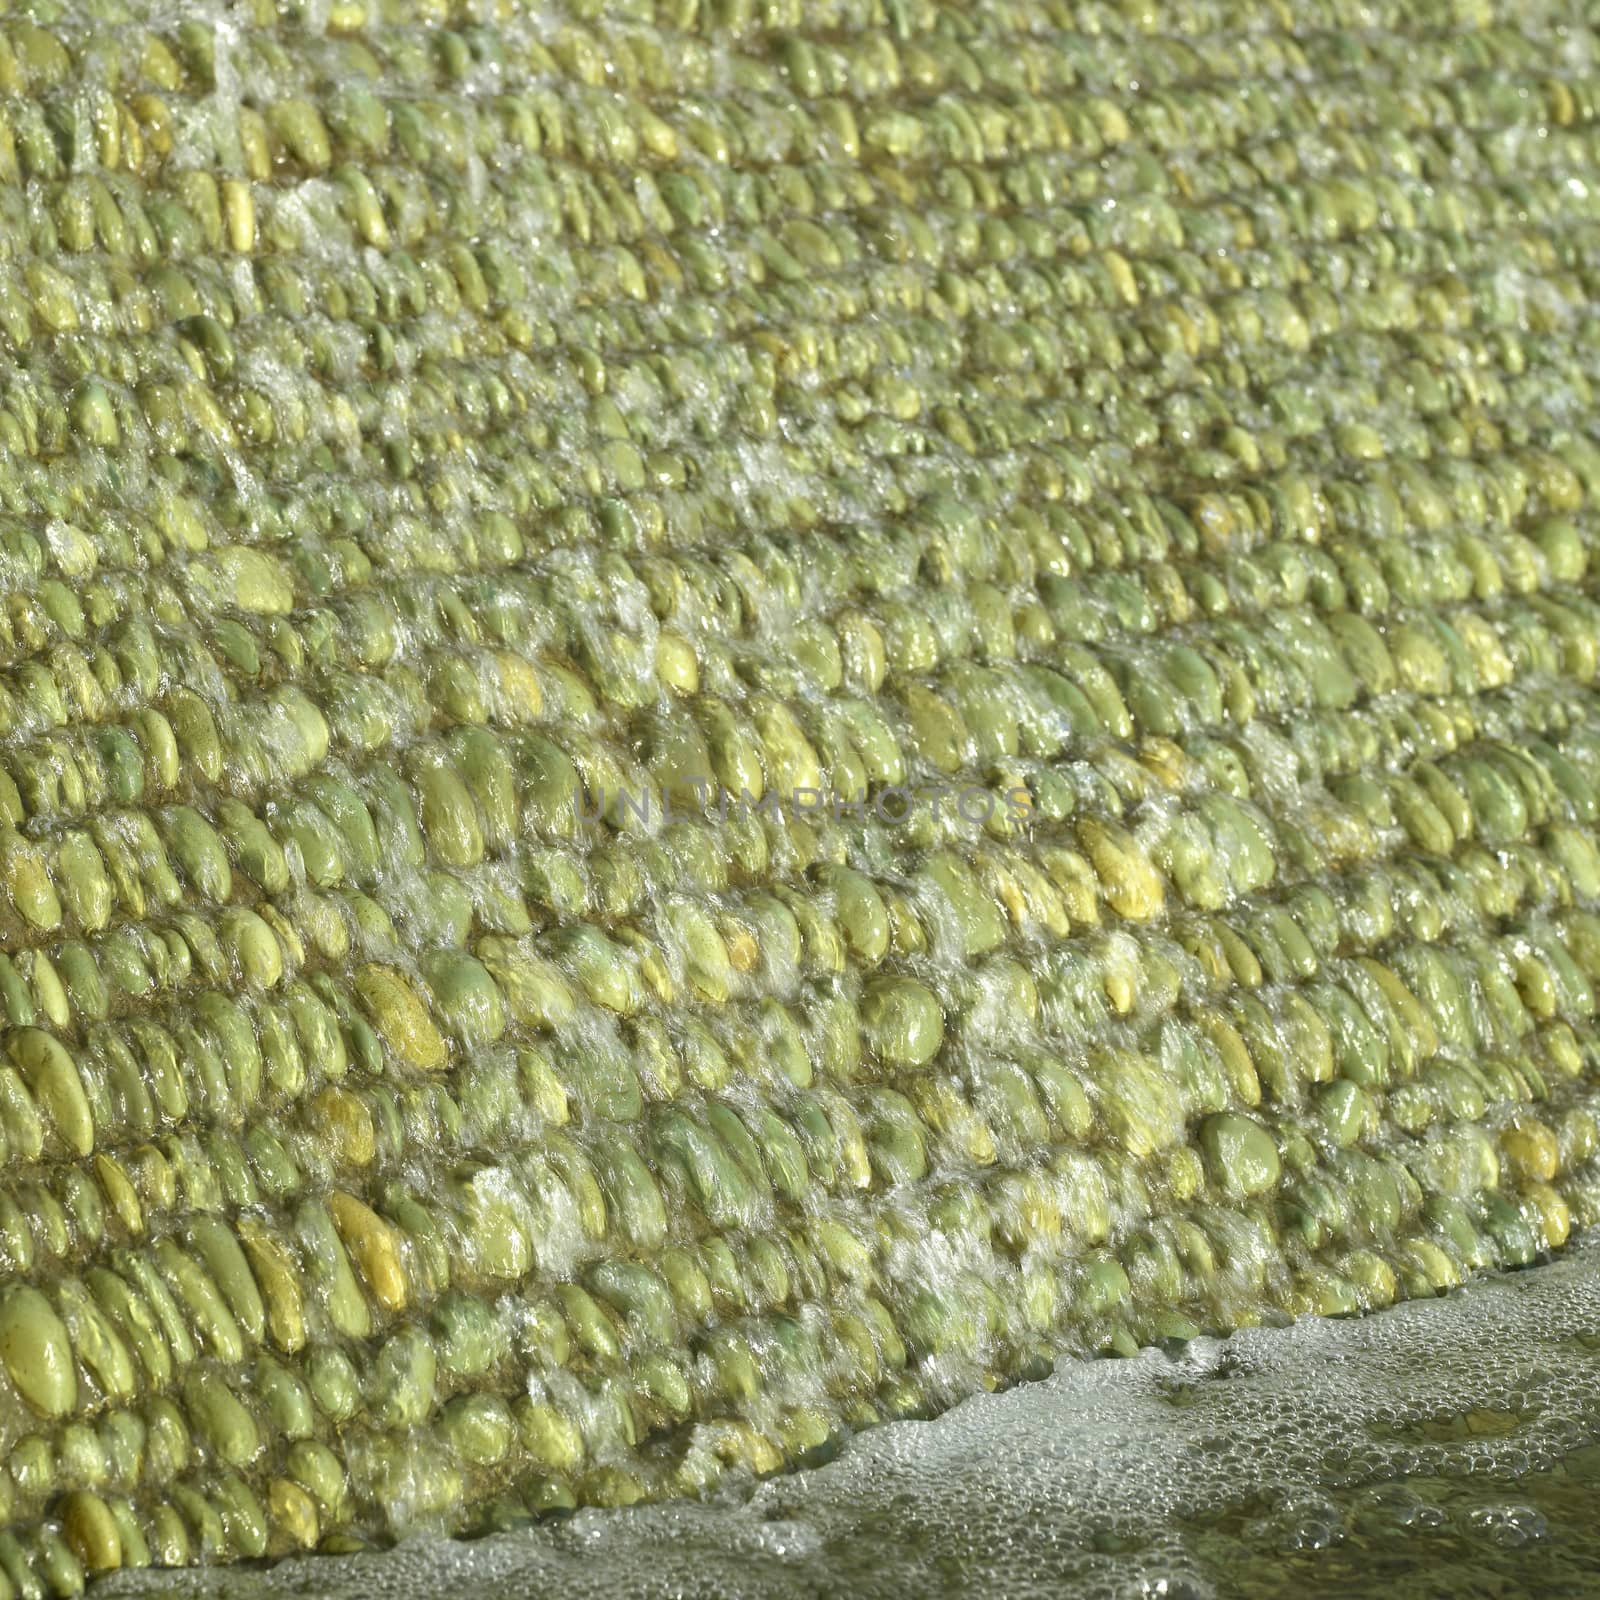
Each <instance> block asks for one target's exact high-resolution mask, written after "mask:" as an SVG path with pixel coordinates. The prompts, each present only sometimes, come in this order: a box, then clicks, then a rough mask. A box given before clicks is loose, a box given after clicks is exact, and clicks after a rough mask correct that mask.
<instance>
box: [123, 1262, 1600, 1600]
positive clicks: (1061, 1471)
mask: <svg viewBox="0 0 1600 1600" xmlns="http://www.w3.org/2000/svg"><path fill="white" fill-rule="evenodd" d="M1597 1375H1600V1245H1597V1244H1595V1243H1593V1242H1591V1243H1588V1244H1586V1245H1585V1246H1583V1247H1582V1248H1580V1249H1579V1250H1577V1251H1575V1252H1574V1253H1572V1254H1571V1255H1569V1256H1567V1257H1565V1258H1564V1259H1562V1260H1560V1261H1558V1262H1556V1263H1554V1264H1551V1265H1547V1266H1541V1267H1537V1268H1534V1269H1531V1270H1529V1271H1526V1272H1521V1273H1515V1274H1511V1275H1509V1276H1504V1277H1497V1278H1492V1279H1486V1280H1483V1281H1480V1282H1478V1283H1475V1284H1473V1285H1471V1286H1470V1287H1468V1288H1467V1289H1466V1290H1464V1291H1461V1292H1460V1293H1457V1294H1455V1295H1452V1296H1450V1297H1448V1298H1446V1299H1443V1300H1439V1301H1433V1302H1412V1303H1409V1304H1406V1305H1404V1306H1400V1307H1397V1308H1396V1309H1394V1310H1391V1311H1386V1312H1381V1313H1379V1314H1377V1315H1374V1316H1371V1317H1368V1318H1364V1319H1362V1320H1359V1321H1341V1322H1316V1321H1306V1322H1301V1323H1299V1324H1297V1325H1296V1326H1295V1327H1293V1328H1291V1329H1285V1330H1253V1331H1248V1332H1245V1333H1241V1334H1237V1335H1235V1336H1234V1337H1233V1338H1231V1339H1228V1340H1226V1341H1200V1342H1198V1343H1197V1344H1195V1345H1192V1346H1190V1347H1188V1348H1186V1349H1185V1350H1183V1351H1178V1352H1161V1351H1154V1350H1152V1351H1147V1352H1146V1353H1145V1354H1144V1355H1142V1356H1140V1357H1138V1358H1137V1359H1135V1360H1131V1361H1096V1362H1090V1363H1077V1364H1071V1365H1068V1366H1064V1367H1063V1369H1062V1370H1061V1371H1059V1372H1058V1373H1056V1374H1055V1375H1054V1376H1052V1377H1051V1378H1049V1379H1047V1380H1045V1381H1043V1382H1040V1383H1036V1384H1028V1385H1024V1386H1022V1387H1019V1388H1016V1389H1013V1390H1010V1391H1008V1392H1007V1393H1005V1394H1001V1395H987V1396H981V1397H979V1398H977V1399H974V1400H972V1401H969V1402H967V1403H966V1404H964V1405H962V1406H959V1407H957V1408H956V1409H955V1410H954V1411H952V1412H949V1413H947V1414H946V1415H945V1416H944V1417H943V1418H941V1419H939V1420H937V1421H934V1422H931V1423H894V1424H890V1425H888V1426H886V1427H882V1428H879V1429H875V1430H873V1431H872V1432H871V1433H869V1434H864V1435H861V1436H859V1437H858V1438H857V1439H856V1440H854V1441H853V1442H852V1443H851V1444H849V1445H848V1446H847V1447H846V1449H845V1450H844V1451H843V1453H842V1454H841V1455H840V1456H839V1458H837V1459H836V1460H834V1461H833V1462H831V1463H829V1464H827V1465H825V1466H822V1467H819V1468H815V1469H811V1470H805V1471H801V1472H797V1473H794V1474H791V1475H789V1476H786V1477H780V1478H774V1479H768V1480H766V1481H764V1482H762V1483H760V1484H758V1485H756V1486H754V1487H753V1490H752V1489H750V1488H748V1487H747V1488H746V1489H745V1490H743V1491H739V1492H735V1493H725V1495H724V1498H722V1499H720V1500H719V1501H717V1502H716V1503H713V1504H678V1505H666V1506H650V1507H635V1508H630V1509H627V1510H616V1511H595V1510H585V1511H581V1512H579V1513H578V1514H577V1515H575V1516H572V1517H570V1518H567V1519H565V1520H563V1521H558V1522H548V1523H544V1524H541V1525H538V1526H535V1527H532V1528H528V1529H524V1530H520V1531H514V1532H510V1533H506V1534H502V1535H497V1536H495V1537H492V1538H488V1539H483V1540H478V1541H476V1542H473V1543H470V1544H468V1543H449V1542H446V1541H424V1542H417V1543H412V1544H408V1545H406V1546H404V1547H403V1548H401V1549H399V1550H395V1551H387V1552H374V1553H372V1554H367V1555H360V1556H354V1557H333V1558H322V1559H295V1560H292V1561H289V1562H286V1563H284V1564H283V1565H282V1566H280V1567H278V1568H277V1569H276V1570H275V1571H274V1572H272V1573H270V1574H263V1573H257V1572H251V1573H245V1572H241V1571H238V1570H234V1571H230V1572H217V1571H213V1572H209V1573H206V1572H188V1573H183V1574H172V1575H160V1576H158V1575H156V1574H145V1575H142V1576H139V1577H134V1576H124V1577H119V1578H117V1579H114V1580H112V1581H110V1582H108V1583H106V1584H105V1585H104V1586H103V1587H102V1588H100V1589H99V1590H97V1591H96V1593H97V1595H99V1596H101V1597H104V1600H111V1597H113V1596H125V1597H128V1600H133V1597H141V1600H155V1597H156V1596H162V1597H177V1596H222V1595H227V1596H229V1597H235V1596H236V1597H238V1600H258V1597H260V1600H266V1597H269V1596H270V1597H279V1596H282V1597H290V1596H307V1597H309V1596H317V1597H326V1600H369V1597H371V1600H386V1597H388V1596H400V1595H411V1594H431V1595H435V1596H437V1597H438V1600H458V1597H459V1600H512V1597H519V1600H520V1597H530V1600H531V1597H534V1596H542V1595H547V1594H548V1595H561V1596H563V1597H564V1600H566V1597H574V1600H576V1597H586V1596H601V1595H618V1594H626V1595H640V1596H646V1595H651V1596H654V1595H659V1596H703V1597H706V1600H717V1597H729V1600H769V1597H770V1600H791V1597H794V1600H800V1597H812V1596H816V1597H821V1596H824V1595H830V1594H837V1593H850V1594H852V1595H856V1596H861V1597H876V1596H883V1597H885V1600H897V1597H901V1596H911V1595H918V1596H935V1595H951V1596H954V1595H965V1594H974V1593H982V1594H984V1595H995V1596H1001V1595H1013V1596H1031V1595H1062V1594H1066V1595H1070V1596H1073V1597H1078V1596H1083V1597H1089V1596H1101V1595H1104V1596H1107V1597H1112V1596H1117V1597H1121V1596H1144V1595H1165V1596H1172V1597H1176V1596H1188V1597H1193V1600H1202V1597H1209V1596H1217V1597H1219V1600H1220V1597H1223V1596H1228V1597H1232V1596H1251V1595H1263V1596H1265V1595H1279V1594H1295V1595H1299V1596H1305V1597H1313V1596H1315V1597H1324V1596H1325V1597H1330V1600H1332V1597H1346V1596H1351V1597H1353V1596H1366V1595H1373V1594H1382V1595H1386V1596H1395V1597H1403V1600H1430V1597H1434V1596H1437V1597H1439V1600H1445V1597H1449V1600H1462V1597H1466V1600H1475V1597H1480V1596H1481V1597H1491V1596H1492V1597H1495V1600H1508V1597H1515V1596H1523V1595H1527V1596H1537V1597H1539V1600H1545V1597H1555V1596H1566V1595H1573V1596H1576V1595H1580V1594H1583V1593H1585V1592H1587V1591H1592V1589H1593V1585H1594V1579H1595V1574H1596V1572H1597V1571H1600V1524H1597V1519H1596V1516H1595V1506H1596V1491H1597V1488H1600V1385H1597V1384H1596V1382H1595V1379H1596V1376H1597Z"/></svg>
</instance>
